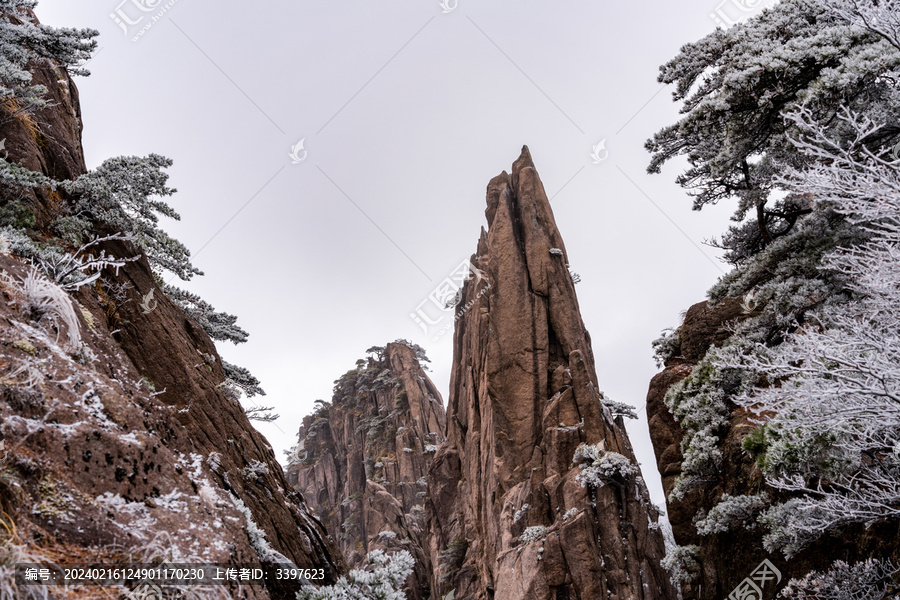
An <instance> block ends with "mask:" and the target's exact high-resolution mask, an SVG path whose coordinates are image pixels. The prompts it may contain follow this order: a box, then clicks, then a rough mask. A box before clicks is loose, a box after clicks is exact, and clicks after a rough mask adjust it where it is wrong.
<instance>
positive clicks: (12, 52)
mask: <svg viewBox="0 0 900 600" xmlns="http://www.w3.org/2000/svg"><path fill="white" fill-rule="evenodd" d="M36 5H37V2H36V0H0V106H2V109H0V124H2V123H4V122H5V121H6V120H9V119H15V118H21V117H22V116H23V115H26V114H27V113H30V112H33V111H35V110H36V109H39V108H43V107H45V106H47V101H46V99H45V98H44V96H45V94H46V93H47V88H45V87H44V86H43V85H36V84H34V83H32V80H33V76H32V73H31V71H30V70H29V65H34V64H40V63H45V64H53V65H56V66H59V67H62V68H66V69H68V72H69V73H70V74H72V75H85V76H86V75H89V74H90V73H89V72H88V71H87V70H85V69H83V68H81V67H80V66H79V65H80V64H83V63H84V62H85V61H87V60H88V59H89V58H90V57H91V53H92V52H93V51H94V50H95V49H96V47H97V42H96V40H94V38H95V37H96V36H97V35H99V34H98V32H97V31H96V30H93V29H72V28H59V27H50V26H49V25H43V24H40V23H36V22H35V19H34V14H33V13H32V10H33V9H34V7H35V6H36ZM49 183H50V180H49V179H48V178H47V177H45V176H44V175H43V174H41V173H36V172H34V171H31V170H29V169H26V168H25V167H22V166H21V165H18V164H16V163H13V162H10V161H8V160H5V159H0V192H2V193H3V195H4V196H5V202H4V204H5V205H7V207H8V206H9V203H10V202H11V201H12V200H14V199H13V198H11V196H12V195H13V193H14V191H15V190H16V189H18V188H34V187H37V186H40V185H48V184H49ZM0 224H2V223H0Z"/></svg>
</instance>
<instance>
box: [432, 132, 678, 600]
mask: <svg viewBox="0 0 900 600" xmlns="http://www.w3.org/2000/svg"><path fill="white" fill-rule="evenodd" d="M485 212H486V216H487V222H488V229H487V231H485V230H482V232H481V237H480V239H479V241H478V248H477V251H476V253H475V254H474V255H473V256H472V258H471V263H472V266H473V269H472V277H470V278H469V279H468V281H467V282H466V283H465V285H464V287H463V289H462V294H461V298H460V299H459V304H458V306H461V307H466V308H463V309H462V310H460V311H459V312H458V314H457V317H458V320H457V323H456V330H455V332H454V358H453V369H452V374H451V383H450V398H449V404H448V410H447V433H446V438H447V439H446V441H445V442H444V444H443V445H442V446H441V447H440V449H439V450H438V452H437V456H436V457H435V459H434V460H433V462H432V463H431V465H430V468H429V472H428V497H427V504H426V510H427V519H426V520H427V523H428V533H429V537H428V548H427V552H428V553H429V556H430V561H431V565H432V571H431V589H432V593H433V594H435V595H433V596H432V597H434V598H440V597H442V596H444V595H447V594H449V593H450V592H451V591H452V592H453V593H454V597H455V598H456V599H457V600H489V599H495V600H525V599H529V600H532V599H534V600H545V599H551V598H552V599H555V600H576V599H578V600H594V599H601V600H602V599H608V600H655V599H670V598H675V597H676V596H675V591H674V589H673V588H672V587H671V583H670V581H669V575H668V574H667V573H666V572H665V571H664V570H663V568H662V567H661V566H660V561H661V559H662V558H663V556H664V554H665V549H664V542H663V537H662V535H661V532H660V531H659V525H658V523H657V511H656V509H655V508H654V507H653V505H652V504H651V503H650V501H649V495H648V492H647V490H646V487H645V485H644V482H643V480H642V479H641V477H640V470H639V468H638V465H637V463H636V461H635V458H634V454H633V452H632V449H631V446H630V444H629V441H628V438H627V436H626V434H625V429H624V425H623V422H622V417H621V416H619V417H614V416H613V414H612V413H611V412H610V410H609V408H608V407H607V406H605V405H604V402H603V395H602V393H601V392H600V391H599V387H598V383H597V375H596V372H595V367H594V356H593V353H592V351H591V342H590V336H589V335H588V332H587V331H586V330H585V327H584V323H583V322H582V319H581V314H580V310H579V306H578V300H577V298H576V295H575V287H574V283H573V281H572V277H571V275H570V273H569V270H568V266H567V265H568V258H567V253H566V248H565V245H564V244H563V240H562V237H561V236H560V233H559V231H558V229H557V227H556V223H555V220H554V217H553V212H552V210H551V208H550V203H549V201H548V199H547V195H546V193H545V191H544V188H543V185H542V183H541V180H540V178H539V177H538V174H537V171H536V170H535V167H534V164H533V163H532V159H531V155H530V153H529V151H528V149H527V148H523V150H522V154H521V156H520V157H519V158H518V160H517V161H516V162H515V163H514V164H513V167H512V172H511V173H506V172H504V173H502V174H501V175H499V176H497V177H495V178H494V179H493V180H491V182H490V184H489V185H488V188H487V209H486V211H485Z"/></svg>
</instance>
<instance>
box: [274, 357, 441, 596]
mask: <svg viewBox="0 0 900 600" xmlns="http://www.w3.org/2000/svg"><path fill="white" fill-rule="evenodd" d="M416 349H418V348H417V347H416ZM416 349H414V348H413V347H410V345H407V344H406V343H403V342H394V343H391V344H388V345H387V346H385V347H383V348H381V347H375V348H372V349H370V351H371V352H372V353H373V354H374V355H373V356H370V357H369V358H368V359H366V360H360V361H359V362H358V363H357V368H356V369H354V370H352V371H349V372H348V373H346V374H345V375H344V376H342V377H341V378H340V379H338V380H337V381H336V382H335V388H334V396H333V398H332V401H331V403H330V404H329V403H325V402H320V403H319V407H318V409H317V410H316V411H315V412H314V413H313V414H311V415H308V416H307V417H305V418H304V419H303V426H302V427H301V428H300V432H299V440H300V442H299V444H298V446H297V447H296V448H295V449H294V451H293V454H292V456H291V464H290V466H289V467H288V471H287V475H288V480H289V481H290V482H291V484H292V485H294V486H295V488H296V489H297V490H299V491H300V492H301V493H302V494H303V495H304V497H306V498H307V499H308V500H309V502H310V504H311V505H312V507H313V508H314V509H315V510H316V511H317V512H318V513H319V514H320V515H321V517H322V519H323V521H324V523H325V525H326V527H327V528H328V530H329V531H331V532H333V534H334V535H335V536H336V537H337V540H338V545H339V546H340V548H341V550H342V552H343V554H344V556H345V557H346V558H347V561H348V562H349V563H350V565H351V566H359V565H361V564H362V563H363V562H364V559H365V557H366V554H367V553H369V552H370V551H372V550H375V549H382V550H386V551H395V550H407V551H409V552H410V554H412V556H413V558H414V559H415V562H416V565H415V570H414V572H413V575H411V576H410V581H409V582H408V585H407V586H406V587H407V597H408V598H410V599H411V600H419V599H422V600H424V599H427V598H430V597H432V596H431V590H430V588H429V577H428V573H429V571H430V568H431V567H430V560H429V559H430V557H429V556H428V555H427V554H426V553H425V551H424V550H423V549H424V548H425V543H424V533H425V529H426V528H425V509H424V504H425V490H426V473H427V471H428V466H429V465H430V463H431V460H432V458H433V456H434V453H435V451H436V450H437V448H438V445H439V444H440V443H441V442H442V441H443V431H444V428H445V426H446V423H445V415H444V406H443V403H442V401H441V396H440V394H439V393H438V391H437V389H436V388H435V386H434V384H433V383H432V382H431V380H430V379H429V378H428V376H427V375H426V374H425V372H424V371H423V369H422V367H421V366H420V364H419V360H418V358H417V355H416ZM419 351H420V352H421V350H420V349H419Z"/></svg>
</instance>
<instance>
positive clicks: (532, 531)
mask: <svg viewBox="0 0 900 600" xmlns="http://www.w3.org/2000/svg"><path fill="white" fill-rule="evenodd" d="M547 531H549V529H548V528H547V527H546V526H545V525H534V526H532V527H529V528H527V529H526V530H525V531H524V532H522V535H520V536H519V541H521V542H522V543H525V544H527V543H529V542H537V541H538V540H542V539H544V538H545V537H547Z"/></svg>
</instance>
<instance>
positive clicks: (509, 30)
mask: <svg viewBox="0 0 900 600" xmlns="http://www.w3.org/2000/svg"><path fill="white" fill-rule="evenodd" d="M445 1H446V2H447V4H445V5H444V6H443V7H442V6H441V5H440V3H439V1H438V0H429V1H424V0H417V1H416V2H412V1H411V0H379V1H369V2H361V1H357V0H352V1H351V0H343V1H341V2H334V1H327V0H303V1H297V2H274V1H271V0H255V1H254V2H252V3H247V2H237V1H233V0H219V1H217V2H213V1H211V0H168V1H161V0H125V1H124V2H123V1H122V0H41V2H40V4H39V6H38V8H37V13H38V16H39V17H40V18H41V20H42V21H43V22H45V23H48V24H52V25H59V26H78V27H93V28H95V29H98V30H99V31H100V32H101V35H100V38H99V43H100V50H99V52H98V53H97V54H96V55H95V58H94V59H93V60H92V61H91V62H90V63H89V65H88V68H89V69H90V70H91V71H92V75H91V76H90V77H89V78H79V79H78V80H77V84H78V86H79V89H80V91H81V105H82V109H83V117H84V147H85V153H86V157H87V162H88V166H89V167H96V166H97V165H99V164H100V163H101V162H102V161H103V160H104V159H106V158H109V157H112V156H117V155H146V154H148V153H151V152H155V153H158V154H164V155H166V156H168V157H170V158H172V159H173V160H174V161H175V166H174V167H173V168H172V169H170V173H171V176H172V177H171V181H170V183H171V184H172V185H173V186H174V187H176V188H178V190H179V191H178V194H176V196H175V197H174V198H172V199H171V203H172V204H173V205H174V206H175V208H176V209H177V210H178V211H179V212H180V213H181V215H182V220H181V222H177V223H176V222H171V223H168V224H167V225H166V227H167V229H168V230H169V231H170V232H171V233H173V234H174V235H175V236H176V237H178V238H179V239H181V240H182V241H183V242H185V243H186V244H187V246H188V247H189V248H190V249H191V250H192V252H193V253H194V256H195V263H196V264H197V266H198V267H199V268H201V269H202V270H203V271H205V273H206V275H205V276H204V277H199V278H196V279H195V280H193V281H191V282H189V283H185V284H183V287H186V288H187V289H190V290H191V291H193V292H196V293H199V294H200V295H201V296H202V297H203V298H205V299H206V300H208V301H209V302H211V303H212V304H213V305H215V306H216V307H217V308H218V309H220V310H225V311H228V312H231V313H234V314H237V315H239V317H240V320H239V324H240V325H241V326H242V327H243V328H245V329H246V330H248V331H249V332H250V334H251V335H250V341H249V342H247V343H246V344H243V345H241V346H237V347H235V346H231V345H228V344H220V352H221V354H222V355H223V356H224V357H225V358H226V360H229V361H231V362H233V363H236V364H239V365H242V366H246V367H247V368H249V369H250V370H251V371H252V372H253V373H254V374H255V375H256V376H257V377H259V378H260V380H261V381H262V384H263V387H264V388H265V389H266V391H267V392H268V396H266V397H265V398H263V399H261V401H262V402H265V403H266V404H269V405H274V406H275V408H276V411H277V412H278V413H280V414H281V415H282V416H281V419H279V420H278V421H277V422H276V423H275V424H271V425H259V428H260V430H261V431H262V432H263V433H264V434H265V435H266V436H267V437H268V439H269V440H270V442H271V443H272V445H273V446H274V448H275V451H276V454H277V455H278V456H279V457H280V458H283V453H282V451H283V450H284V449H287V448H288V447H290V446H291V445H293V443H295V434H296V430H297V428H298V427H299V424H300V420H301V418H302V416H303V415H304V414H306V413H307V412H308V411H309V410H310V409H311V406H312V403H313V401H314V400H315V399H317V398H322V399H329V400H330V398H331V390H332V386H333V381H334V380H335V379H337V378H338V377H339V376H340V375H341V374H343V373H344V372H346V371H347V370H349V369H351V368H353V367H354V363H355V361H356V359H357V358H360V357H362V356H363V355H364V353H365V350H366V348H368V347H369V346H372V345H383V344H384V343H386V342H389V341H392V340H394V339H397V338H407V339H409V340H411V341H413V342H416V343H418V344H420V345H422V346H423V347H424V348H425V349H426V351H427V352H428V355H429V356H430V358H431V359H432V377H433V378H434V379H435V382H436V383H437V384H438V386H439V389H441V390H442V393H443V394H444V400H445V402H446V400H447V398H446V394H447V389H448V385H449V377H450V363H451V359H452V352H453V348H452V336H451V335H450V334H449V333H447V334H445V335H444V336H443V337H440V338H439V339H438V340H437V341H434V340H433V337H434V336H433V332H431V334H430V335H428V334H425V333H424V332H423V331H422V330H421V329H420V328H419V326H418V325H417V324H416V323H415V322H414V321H413V320H412V319H411V318H410V313H412V312H414V311H415V309H416V307H417V306H419V304H420V303H421V302H422V301H423V300H425V299H426V298H427V297H428V295H429V293H431V292H432V291H433V290H434V289H435V287H436V286H437V285H438V284H439V283H440V282H441V281H442V280H443V279H444V278H445V277H447V276H448V275H449V274H450V273H451V272H452V270H453V269H454V268H455V267H456V266H457V265H459V264H460V262H461V261H463V260H465V259H466V258H468V257H469V255H470V254H471V253H472V252H473V251H474V250H475V243H476V241H477V238H478V234H479V230H480V228H481V227H482V226H483V225H486V221H485V218H484V208H485V187H486V185H487V183H488V181H489V180H490V178H491V177H493V176H495V175H497V174H499V173H500V172H501V171H503V170H508V169H509V168H510V165H511V163H512V161H513V160H515V159H516V157H518V155H519V151H520V148H521V146H522V145H523V144H527V145H528V146H529V148H530V149H531V152H532V155H533V157H534V161H535V163H536V166H537V169H538V172H539V173H540V175H541V178H542V179H543V182H544V185H545V187H546V189H547V192H548V194H549V195H550V196H551V197H552V206H553V210H554V213H555V215H556V221H557V224H558V225H559V228H560V230H561V232H562V235H563V238H564V239H565V241H566V246H567V249H568V254H569V259H570V261H571V263H572V268H573V270H574V271H576V272H578V273H579V274H580V275H581V277H582V281H581V283H579V284H578V286H577V287H576V290H577V292H578V297H579V302H580V303H581V308H582V312H583V317H584V321H585V323H586V325H587V328H588V330H589V331H590V333H591V336H592V339H593V345H594V353H595V356H596V360H597V369H598V376H599V379H600V384H601V388H602V389H604V390H605V391H606V392H607V395H609V396H610V397H611V398H613V399H615V400H618V401H622V402H628V403H630V404H633V405H635V406H636V407H638V408H640V409H641V415H642V418H641V419H640V421H633V422H630V423H629V424H628V431H629V434H630V436H631V439H632V442H633V444H634V445H635V449H636V451H637V454H638V458H639V460H640V461H641V463H642V464H643V471H644V475H645V479H646V480H647V483H648V485H649V487H650V490H651V494H652V495H653V497H654V501H655V502H657V503H662V501H663V498H662V491H661V487H660V484H659V476H658V474H657V472H656V469H655V462H654V460H653V453H652V448H651V446H650V441H649V436H648V433H647V423H646V418H645V417H644V416H643V407H644V403H645V397H646V393H647V387H648V383H649V381H650V378H651V377H652V376H653V374H654V373H655V372H656V371H657V368H656V367H655V365H654V363H653V360H652V352H651V347H650V343H651V341H652V340H653V339H655V338H656V337H658V335H659V333H660V331H661V330H662V329H663V328H666V327H672V326H675V325H677V324H678V323H679V322H680V316H679V315H680V313H681V312H682V311H683V310H685V309H687V308H688V307H689V306H690V305H691V304H693V303H695V302H698V301H701V300H703V299H704V295H705V292H706V290H707V289H708V288H709V287H710V286H711V285H712V284H713V283H714V282H715V280H716V279H717V277H719V276H721V274H722V270H723V269H724V268H725V267H724V265H722V263H720V262H719V261H718V259H717V253H716V252H715V251H714V250H713V249H711V248H709V247H707V246H704V245H703V244H702V242H703V240H704V239H708V238H710V237H712V236H716V235H720V234H721V232H722V231H724V230H725V228H726V227H727V225H728V216H729V215H730V213H731V212H732V210H733V208H734V206H733V205H728V204H725V205H722V206H718V207H709V208H706V209H704V210H703V212H702V213H697V212H692V211H691V209H690V205H691V202H690V198H689V197H688V196H687V195H686V193H685V191H684V190H682V189H681V188H679V187H678V186H677V185H675V183H674V178H675V176H676V175H677V174H678V173H679V172H680V170H681V169H682V168H683V167H684V163H678V164H675V163H673V164H671V165H669V166H668V167H667V168H666V169H665V170H664V172H663V174H662V175H653V176H650V175H647V174H646V166H647V163H648V160H649V156H648V154H647V153H646V151H645V150H644V148H643V144H644V141H645V140H646V139H647V138H648V137H649V136H650V135H652V134H653V133H654V132H655V131H656V130H658V129H659V128H660V127H662V126H665V125H667V124H670V123H672V122H674V120H675V119H676V117H677V106H676V105H674V104H673V102H672V100H671V89H665V88H664V87H663V86H661V85H660V84H659V83H658V82H657V81H656V76H657V72H658V67H659V65H660V64H662V63H663V62H665V61H667V60H668V59H670V58H671V57H673V56H675V54H676V53H677V51H678V49H679V47H680V46H681V45H682V44H685V43H687V42H691V41H694V40H696V39H699V38H700V37H702V36H703V35H705V34H707V33H709V32H711V31H712V30H713V29H714V28H715V22H714V19H713V18H711V16H710V14H711V13H713V12H714V11H716V10H717V9H718V10H719V15H720V16H725V17H732V16H734V14H733V12H734V6H732V5H730V4H729V5H720V4H717V2H721V0H687V1H681V2H671V1H662V0H639V1H636V2H608V1H607V2H603V1H597V0H594V1H587V0H571V1H567V2H550V1H546V0H545V1H542V2H535V1H523V0H519V1H517V2H513V1H509V0H495V1H492V2H490V3H486V2H480V3H476V2H473V1H471V0H458V3H457V2H456V0H445ZM729 2H738V0H729ZM167 6H168V8H167ZM735 6H736V5H735ZM142 9H145V10H142ZM445 11H446V12H445ZM728 11H731V12H728ZM160 14H161V16H159V15H160ZM111 15H115V19H114V18H113V17H112V16H111ZM154 16H159V18H158V20H156V21H155V22H153V17H154ZM116 19H118V20H119V21H120V22H121V24H120V23H117V22H116ZM139 19H140V20H139ZM129 21H131V22H136V23H135V24H133V25H129ZM147 25H151V26H150V27H149V28H147ZM142 28H143V29H144V33H143V34H142V35H140V36H139V37H137V41H132V38H134V37H135V36H137V35H138V32H139V31H141V30H142ZM126 30H127V32H126ZM604 139H605V140H606V142H605V148H606V150H607V151H608V154H607V153H606V152H604V151H602V150H598V152H597V154H596V156H597V157H598V158H602V159H605V160H603V161H602V162H600V163H599V164H595V160H594V159H593V158H592V156H591V152H592V150H593V148H594V146H595V145H596V144H597V143H599V142H600V141H601V140H604ZM301 140H303V149H302V150H300V149H299V147H298V148H297V151H296V152H295V153H294V155H295V156H296V157H297V158H298V159H299V158H303V160H302V161H299V162H297V163H296V164H294V162H295V161H294V159H292V157H291V152H292V148H294V147H296V144H297V143H298V142H300V141H301ZM173 283H176V284H178V283H179V282H178V281H175V282H173Z"/></svg>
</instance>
